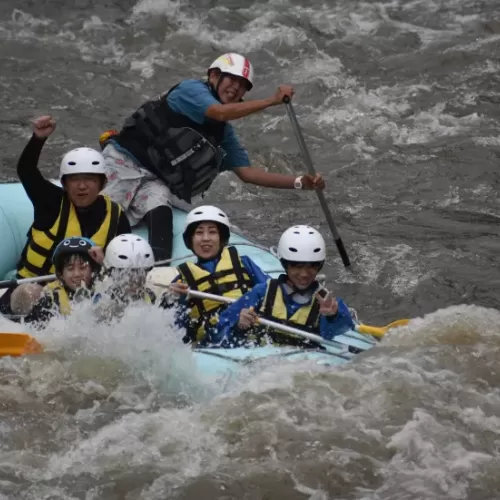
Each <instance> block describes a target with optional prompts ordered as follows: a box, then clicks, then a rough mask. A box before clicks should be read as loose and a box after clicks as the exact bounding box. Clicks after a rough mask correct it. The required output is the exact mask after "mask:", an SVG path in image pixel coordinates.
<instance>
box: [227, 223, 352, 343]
mask: <svg viewBox="0 0 500 500" xmlns="http://www.w3.org/2000/svg"><path fill="white" fill-rule="evenodd" d="M278 253H279V256H280V260H281V263H282V265H283V268H284V269H285V271H286V274H282V275H281V276H280V277H279V278H277V279H271V280H269V281H268V282H267V283H263V284H259V285H257V286H255V287H254V288H253V289H252V290H251V291H250V292H248V293H247V294H246V295H244V296H243V297H241V298H240V299H238V300H237V301H236V302H234V303H233V304H231V305H230V306H229V307H228V308H227V309H226V310H225V311H224V312H223V313H222V314H221V315H220V319H219V323H218V325H217V331H218V340H219V341H222V340H224V339H225V340H227V341H228V342H229V343H230V344H232V345H234V344H236V345H237V344H238V343H240V342H241V339H243V343H244V342H245V341H247V340H248V334H249V333H256V334H257V337H258V339H260V338H261V337H262V333H265V334H266V335H267V339H268V340H269V341H270V342H271V343H273V344H287V345H300V346H304V347H306V346H308V345H310V342H307V341H304V340H302V339H298V338H297V337H293V336H291V335H287V334H283V333H281V332H276V331H274V330H269V329H266V330H264V329H262V328H260V327H259V328H254V326H255V324H256V321H257V318H258V317H259V316H262V317H263V318H266V319H269V320H272V321H276V322H278V323H286V324H287V325H290V326H293V327H295V328H298V329H300V330H304V331H305V332H309V333H315V334H317V335H320V336H321V337H323V338H324V339H326V340H330V339H332V338H333V337H335V335H338V334H340V333H343V332H345V331H347V330H349V329H352V328H354V322H353V319H352V317H351V314H350V312H349V309H348V308H347V306H346V305H345V304H344V302H343V301H342V300H341V299H335V298H334V297H333V296H332V295H331V293H330V292H328V291H327V290H325V289H324V288H322V287H321V285H320V284H319V283H318V282H317V281H316V276H317V274H318V273H319V271H320V270H321V268H322V266H323V264H324V261H325V256H326V248H325V241H324V239H323V237H322V236H321V234H320V233H319V232H318V231H316V229H313V228H312V227H309V226H304V225H299V226H293V227H291V228H289V229H287V230H286V231H285V232H284V233H283V234H282V236H281V238H280V241H279V244H278ZM252 336H253V335H252ZM259 342H260V340H259ZM315 347H316V346H315Z"/></svg>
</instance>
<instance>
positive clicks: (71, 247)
mask: <svg viewBox="0 0 500 500" xmlns="http://www.w3.org/2000/svg"><path fill="white" fill-rule="evenodd" d="M93 246H94V242H93V241H92V240H89V239H88V238H83V237H80V236H77V237H73V238H66V239H65V240H63V241H61V243H59V245H57V247H56V249H55V250H54V255H53V257H52V263H53V264H54V267H55V270H56V276H57V280H56V281H54V282H52V283H50V284H49V285H47V286H45V287H44V288H43V291H42V296H41V298H40V300H39V301H38V302H37V303H36V304H35V305H34V306H33V309H32V311H31V312H30V313H29V314H28V315H27V316H26V317H25V318H24V321H25V322H26V323H31V322H37V323H45V322H46V321H48V320H49V319H50V318H52V316H54V315H56V314H60V315H62V316H68V315H69V314H70V313H71V304H72V302H74V301H80V300H83V299H85V298H86V299H90V297H91V294H92V285H93V281H94V276H95V275H96V273H98V272H99V269H100V268H101V266H100V265H99V264H98V263H97V262H96V261H95V260H94V259H93V258H92V256H91V252H90V249H91V248H92V247H93Z"/></svg>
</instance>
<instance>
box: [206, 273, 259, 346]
mask: <svg viewBox="0 0 500 500" xmlns="http://www.w3.org/2000/svg"><path fill="white" fill-rule="evenodd" d="M266 290H267V284H266V283H260V284H259V285H256V286H254V287H253V288H252V290H250V291H249V292H248V293H246V294H245V295H243V296H242V297H240V298H239V299H238V300H237V301H236V302H233V303H232V304H231V305H230V306H229V307H228V308H226V309H225V310H224V311H223V312H221V313H220V315H219V322H218V323H217V327H216V329H217V339H214V341H215V342H222V341H223V340H229V339H231V337H232V334H233V328H234V327H235V326H236V325H237V324H238V321H239V319H240V312H241V310H242V309H247V308H249V307H253V308H254V309H257V308H259V307H260V305H261V304H262V301H263V300H264V297H265V295H266Z"/></svg>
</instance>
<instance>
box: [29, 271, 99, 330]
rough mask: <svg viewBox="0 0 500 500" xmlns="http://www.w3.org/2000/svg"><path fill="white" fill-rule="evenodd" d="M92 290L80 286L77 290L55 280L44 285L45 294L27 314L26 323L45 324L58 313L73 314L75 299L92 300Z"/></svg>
mask: <svg viewBox="0 0 500 500" xmlns="http://www.w3.org/2000/svg"><path fill="white" fill-rule="evenodd" d="M91 298H92V292H91V291H90V290H88V289H86V288H79V289H78V290H76V291H75V292H74V291H72V290H70V289H68V288H67V287H65V286H64V285H63V284H62V282H61V281H59V280H58V281H54V282H53V283H50V284H49V285H47V286H45V287H44V295H42V297H40V300H38V302H36V304H35V305H34V306H33V309H32V310H31V312H30V313H29V314H28V315H26V316H25V318H24V322H25V323H38V324H39V325H40V326H44V325H45V323H47V322H48V321H49V320H50V319H51V318H53V317H54V316H56V315H61V316H68V315H69V314H71V310H72V303H73V302H74V301H78V302H80V301H83V300H90V299H91Z"/></svg>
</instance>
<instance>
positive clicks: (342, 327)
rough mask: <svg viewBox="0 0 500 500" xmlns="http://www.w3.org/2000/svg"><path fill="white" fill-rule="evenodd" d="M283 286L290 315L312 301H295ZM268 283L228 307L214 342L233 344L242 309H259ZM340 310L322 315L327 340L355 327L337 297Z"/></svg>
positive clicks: (322, 327)
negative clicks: (303, 302) (300, 302)
mask: <svg viewBox="0 0 500 500" xmlns="http://www.w3.org/2000/svg"><path fill="white" fill-rule="evenodd" d="M279 286H280V287H282V292H283V300H284V302H285V306H286V310H287V313H288V317H291V316H292V315H293V314H294V313H295V312H296V311H297V310H298V309H299V308H301V307H304V306H306V305H309V304H310V303H311V301H312V299H313V297H312V296H311V301H309V302H308V303H306V304H299V303H297V302H295V301H293V300H292V299H291V298H290V296H289V295H288V294H287V293H286V291H285V290H284V289H283V285H282V284H281V283H280V285H279ZM266 290H267V284H266V283H261V284H259V285H256V286H255V287H254V288H253V289H252V290H250V291H249V292H247V293H246V294H245V295H243V296H242V297H240V298H239V299H238V300H237V301H236V302H234V303H233V304H231V305H230V306H229V307H227V308H226V309H225V310H224V311H223V312H221V313H220V315H219V322H218V323H217V326H216V330H217V333H216V334H213V335H212V342H214V343H221V342H222V341H226V340H227V341H229V343H230V344H231V343H232V342H231V340H232V336H233V329H234V328H235V327H236V325H237V324H238V321H239V318H240V312H241V310H242V309H247V308H250V307H253V308H254V310H256V311H257V310H258V309H259V308H260V307H261V306H262V303H263V302H264V297H265V296H266ZM337 302H338V312H337V314H336V315H335V316H323V315H321V316H320V320H319V330H320V331H319V333H320V335H321V337H323V338H324V339H326V340H331V339H332V338H333V337H335V336H336V335H340V334H341V333H344V332H346V331H347V330H351V329H353V328H354V321H353V319H352V316H351V313H350V312H349V308H348V307H347V306H346V305H345V303H344V301H343V300H342V299H339V298H337Z"/></svg>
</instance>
